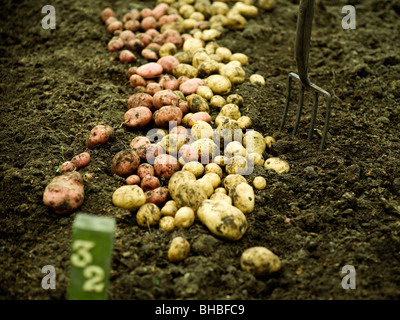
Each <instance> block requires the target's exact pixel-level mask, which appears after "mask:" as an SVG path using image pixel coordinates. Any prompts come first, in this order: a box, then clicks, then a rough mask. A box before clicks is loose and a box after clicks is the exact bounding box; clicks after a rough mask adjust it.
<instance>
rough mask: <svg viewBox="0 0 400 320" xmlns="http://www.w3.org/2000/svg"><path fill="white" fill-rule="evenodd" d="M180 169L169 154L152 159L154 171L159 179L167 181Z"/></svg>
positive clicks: (176, 161)
mask: <svg viewBox="0 0 400 320" xmlns="http://www.w3.org/2000/svg"><path fill="white" fill-rule="evenodd" d="M180 169H181V167H180V165H179V163H178V160H177V159H176V158H174V157H173V156H170V155H169V154H165V153H164V154H161V155H159V156H157V158H155V159H154V171H155V173H156V175H157V176H158V177H160V178H165V179H169V178H171V177H172V175H173V174H174V173H175V172H177V171H179V170H180Z"/></svg>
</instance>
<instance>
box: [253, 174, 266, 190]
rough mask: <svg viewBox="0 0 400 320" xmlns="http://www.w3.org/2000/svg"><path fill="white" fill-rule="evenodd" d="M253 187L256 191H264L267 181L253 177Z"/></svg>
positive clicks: (259, 177)
mask: <svg viewBox="0 0 400 320" xmlns="http://www.w3.org/2000/svg"><path fill="white" fill-rule="evenodd" d="M253 186H254V188H256V189H257V190H264V189H265V187H266V186H267V181H266V180H265V178H263V177H261V176H258V177H255V178H254V180H253Z"/></svg>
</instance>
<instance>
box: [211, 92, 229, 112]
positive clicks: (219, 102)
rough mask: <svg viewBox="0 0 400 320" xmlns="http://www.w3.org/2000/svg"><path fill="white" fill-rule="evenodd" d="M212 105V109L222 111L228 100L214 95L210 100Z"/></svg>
mask: <svg viewBox="0 0 400 320" xmlns="http://www.w3.org/2000/svg"><path fill="white" fill-rule="evenodd" d="M210 105H211V107H212V108H218V109H221V108H222V107H223V106H224V105H226V100H225V99H224V97H222V96H220V95H214V96H213V97H212V98H211V100H210Z"/></svg>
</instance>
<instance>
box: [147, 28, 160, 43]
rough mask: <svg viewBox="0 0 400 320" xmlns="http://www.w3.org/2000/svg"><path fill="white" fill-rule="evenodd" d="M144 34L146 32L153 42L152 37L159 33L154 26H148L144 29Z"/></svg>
mask: <svg viewBox="0 0 400 320" xmlns="http://www.w3.org/2000/svg"><path fill="white" fill-rule="evenodd" d="M145 34H148V35H149V36H150V37H151V38H152V39H153V42H154V38H156V37H158V36H160V35H161V34H160V32H158V30H157V29H155V28H150V29H148V30H146V32H145Z"/></svg>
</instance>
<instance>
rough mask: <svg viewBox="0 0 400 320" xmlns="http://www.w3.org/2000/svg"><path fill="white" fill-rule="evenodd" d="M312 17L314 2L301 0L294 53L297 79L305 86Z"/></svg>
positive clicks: (307, 81)
mask: <svg viewBox="0 0 400 320" xmlns="http://www.w3.org/2000/svg"><path fill="white" fill-rule="evenodd" d="M313 16H314V0H301V1H300V7H299V16H298V18H297V30H296V43H295V51H296V62H297V70H298V73H299V77H300V80H301V81H302V82H303V84H306V85H309V84H310V80H309V79H308V71H307V69H308V55H309V52H310V39H311V29H312V23H313Z"/></svg>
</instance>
